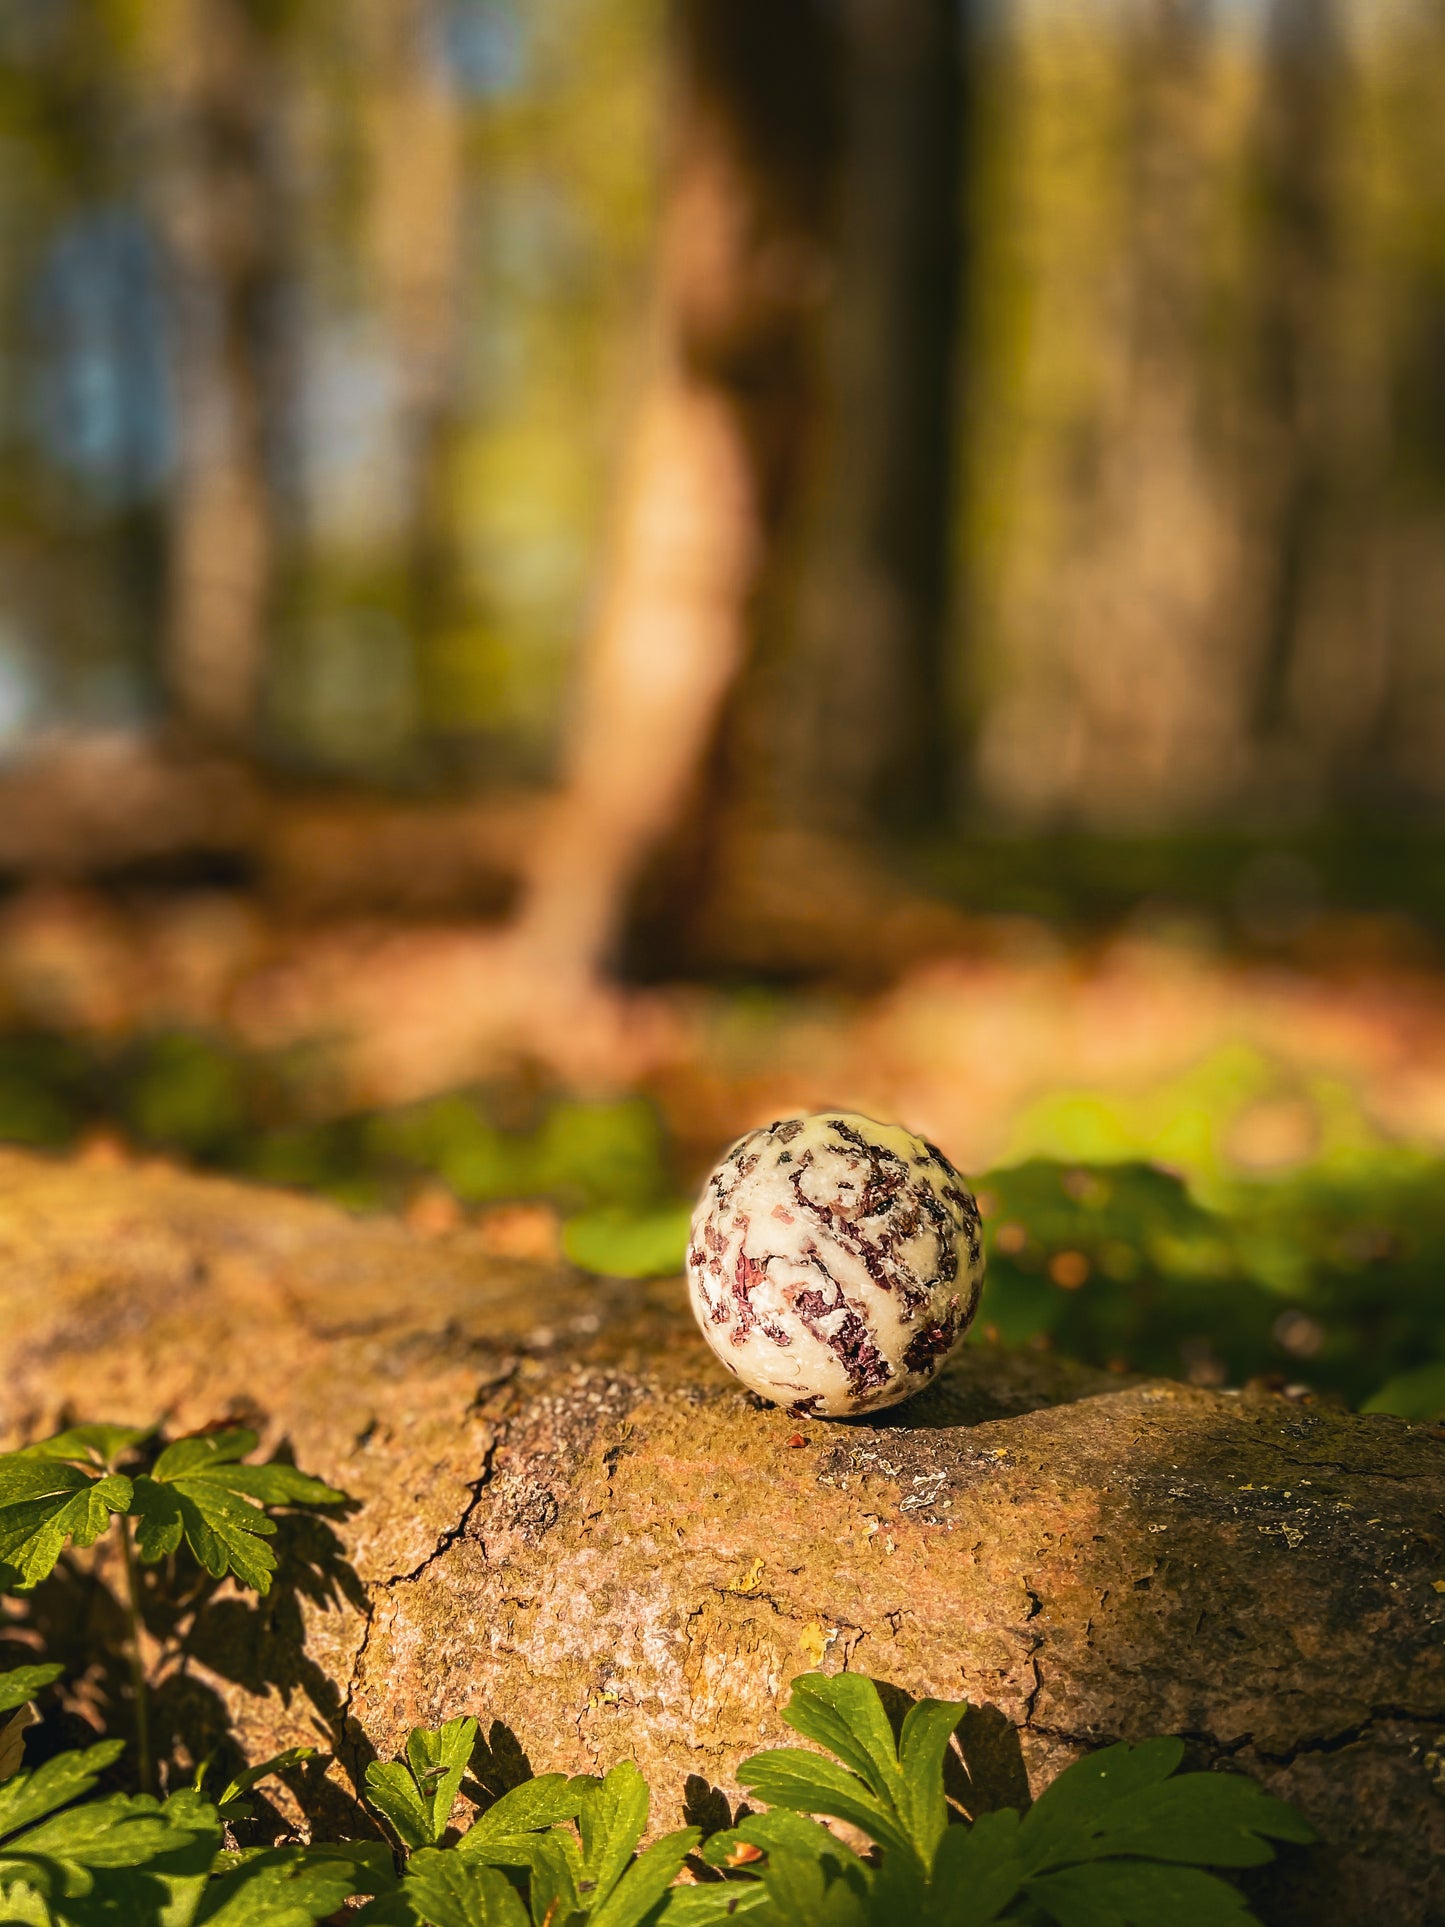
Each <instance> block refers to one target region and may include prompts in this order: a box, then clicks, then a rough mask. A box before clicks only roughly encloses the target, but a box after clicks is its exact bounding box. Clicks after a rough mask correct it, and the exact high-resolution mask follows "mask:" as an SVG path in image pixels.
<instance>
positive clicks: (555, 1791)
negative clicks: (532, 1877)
mask: <svg viewBox="0 0 1445 1927" xmlns="http://www.w3.org/2000/svg"><path fill="white" fill-rule="evenodd" d="M590 1784H591V1782H590V1781H588V1780H569V1779H568V1777H567V1775H566V1774H565V1773H544V1774H542V1775H541V1776H540V1777H539V1778H537V1779H535V1780H524V1781H523V1782H522V1784H521V1785H520V1786H516V1787H513V1788H512V1790H511V1791H510V1792H509V1793H504V1794H503V1795H502V1797H501V1799H500V1800H497V1801H495V1802H494V1803H493V1805H491V1806H489V1807H488V1808H487V1810H486V1812H485V1813H484V1814H482V1816H481V1818H480V1819H478V1820H475V1821H474V1822H473V1823H472V1825H471V1827H470V1828H468V1830H467V1832H466V1833H464V1834H463V1835H462V1837H461V1839H460V1840H459V1841H458V1842H457V1852H458V1853H463V1854H470V1855H473V1856H475V1857H476V1858H478V1859H480V1860H485V1861H486V1862H487V1864H488V1865H489V1866H501V1867H526V1866H533V1865H535V1854H536V1846H537V1843H538V1842H539V1841H540V1840H541V1839H542V1838H543V1833H542V1830H543V1829H544V1828H548V1827H555V1826H558V1825H559V1824H560V1823H561V1822H562V1821H564V1820H574V1819H575V1818H576V1817H577V1813H578V1810H579V1808H580V1807H581V1804H582V1794H583V1791H584V1790H585V1788H586V1787H587V1786H588V1785H590Z"/></svg>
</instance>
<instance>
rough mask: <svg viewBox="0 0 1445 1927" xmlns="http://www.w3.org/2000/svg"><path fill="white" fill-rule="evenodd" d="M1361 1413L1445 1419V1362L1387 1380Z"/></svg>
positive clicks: (1423, 1366) (1366, 1401)
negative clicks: (1386, 1413) (1387, 1413)
mask: <svg viewBox="0 0 1445 1927" xmlns="http://www.w3.org/2000/svg"><path fill="white" fill-rule="evenodd" d="M1360 1410H1361V1411H1362V1412H1390V1413H1393V1415H1394V1416H1395V1417H1396V1418H1411V1419H1431V1418H1445V1358H1437V1359H1436V1360H1435V1361H1434V1363H1433V1364H1430V1365H1417V1366H1416V1367H1415V1369H1414V1370H1413V1371H1409V1372H1398V1373H1396V1375H1395V1377H1394V1378H1390V1379H1386V1381H1385V1383H1384V1384H1383V1385H1382V1386H1381V1387H1380V1389H1379V1391H1377V1392H1376V1393H1374V1395H1373V1396H1372V1397H1370V1398H1367V1399H1366V1400H1365V1402H1364V1404H1363V1405H1362V1406H1361V1407H1360Z"/></svg>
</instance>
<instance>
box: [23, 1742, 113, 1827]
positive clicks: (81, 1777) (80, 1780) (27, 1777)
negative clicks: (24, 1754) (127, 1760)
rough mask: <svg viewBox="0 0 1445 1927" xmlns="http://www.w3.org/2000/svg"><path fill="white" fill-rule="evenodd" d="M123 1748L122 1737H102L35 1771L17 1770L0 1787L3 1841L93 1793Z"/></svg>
mask: <svg viewBox="0 0 1445 1927" xmlns="http://www.w3.org/2000/svg"><path fill="white" fill-rule="evenodd" d="M122 1751H123V1744H122V1742H121V1741H120V1740H102V1741H101V1742H100V1744H99V1745H98V1746H88V1747H86V1748H84V1750H83V1751H80V1752H75V1753H58V1754H57V1755H56V1756H55V1758H54V1759H53V1760H47V1761H46V1762H45V1764H44V1765H43V1766H38V1767H36V1768H35V1770H34V1771H33V1772H28V1773H17V1774H16V1776H15V1778H14V1779H13V1780H8V1781H7V1782H6V1783H5V1785H4V1786H3V1787H0V1842H3V1841H5V1840H6V1838H7V1836H9V1835H10V1834H13V1833H17V1832H18V1831H19V1830H20V1828H22V1827H26V1826H30V1825H32V1824H33V1823H34V1822H35V1821H37V1820H41V1819H43V1818H44V1816H45V1815H46V1814H47V1813H53V1812H54V1811H55V1810H56V1808H58V1807H63V1806H68V1805H69V1803H70V1802H71V1801H72V1800H78V1799H79V1798H80V1797H81V1795H82V1794H86V1793H89V1792H90V1791H91V1789H92V1788H93V1787H94V1785H95V1783H96V1780H97V1779H98V1778H99V1777H100V1775H101V1774H102V1773H103V1772H104V1771H105V1769H106V1768H107V1767H108V1766H110V1765H111V1764H112V1762H113V1761H115V1760H117V1759H119V1757H120V1755H121V1752H122Z"/></svg>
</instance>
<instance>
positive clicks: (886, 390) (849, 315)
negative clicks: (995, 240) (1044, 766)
mask: <svg viewBox="0 0 1445 1927" xmlns="http://www.w3.org/2000/svg"><path fill="white" fill-rule="evenodd" d="M843 17H844V21H845V25H846V32H847V38H848V76H847V91H846V105H847V111H848V141H847V147H846V155H845V160H844V164H843V169H842V181H841V195H840V199H841V205H842V215H841V221H840V231H839V268H838V286H837V290H836V293H835V297H834V299H833V302H832V304H831V310H830V324H831V325H830V330H829V339H828V343H827V346H828V364H829V374H830V377H831V383H830V408H829V412H828V420H827V425H826V429H825V432H824V435H823V438H822V445H821V448H820V450H819V455H820V459H819V460H818V461H817V463H816V464H815V466H816V470H817V473H818V482H817V484H816V486H815V489H814V495H815V501H814V504H813V510H812V514H811V517H810V522H811V526H810V527H809V528H808V529H807V530H806V532H805V534H804V536H803V543H802V546H803V550H804V554H803V560H802V563H801V581H800V584H799V592H798V595H797V598H796V606H795V608H794V609H792V610H790V611H789V612H788V613H789V614H790V615H791V616H792V618H793V626H794V627H795V629H796V635H795V638H794V639H793V640H792V642H791V643H790V644H785V645H784V650H785V659H784V660H783V661H782V662H781V664H780V665H779V666H778V669H777V671H776V672H775V673H774V674H773V675H772V676H768V675H767V673H766V670H764V673H763V674H762V675H760V676H759V678H758V681H759V683H760V684H761V690H760V694H761V695H762V696H763V697H764V699H765V710H764V714H763V715H762V716H761V717H760V718H759V720H758V733H759V735H760V737H761V738H762V740H763V742H764V743H765V744H766V747H767V754H766V756H765V758H764V761H765V763H766V765H767V767H768V771H769V774H770V777H771V781H770V783H769V788H770V790H771V791H772V795H771V796H770V798H769V803H770V809H769V814H770V815H771V816H772V817H773V819H774V820H778V821H781V822H783V823H787V824H793V825H798V826H801V827H804V828H807V829H809V830H813V831H816V832H821V833H822V834H824V835H830V836H843V837H849V838H860V837H866V836H867V835H869V834H870V833H872V832H875V831H876V830H877V828H878V827H879V826H880V824H882V825H884V826H887V827H892V828H902V829H915V828H919V827H924V826H927V825H929V824H934V825H936V824H937V823H938V822H939V821H940V819H941V818H942V817H944V816H945V815H946V813H947V809H948V805H949V787H950V785H949V772H950V737H951V734H952V732H951V729H950V695H951V692H950V689H949V676H948V663H947V645H948V640H949V616H950V595H949V590H950V567H949V564H950V559H951V548H952V541H951V538H952V533H953V530H952V516H951V509H952V482H953V469H954V451H955V434H954V428H955V412H956V411H955V386H956V384H955V369H956V367H957V365H958V359H959V340H958V323H959V299H958V296H959V269H960V252H961V249H960V239H961V236H960V221H961V208H960V202H961V198H962V197H961V145H962V142H961V136H962V131H963V112H964V102H963V92H964V87H963V81H964V50H963V45H962V40H963V21H964V14H963V9H962V7H961V6H960V5H959V0H847V4H846V6H845V7H844V10H843Z"/></svg>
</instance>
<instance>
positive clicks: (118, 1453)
mask: <svg viewBox="0 0 1445 1927" xmlns="http://www.w3.org/2000/svg"><path fill="white" fill-rule="evenodd" d="M152 1429H153V1428H149V1427H146V1426H143V1425H72V1426H71V1427H70V1429H69V1430H68V1431H65V1432H56V1433H54V1434H53V1435H52V1436H51V1437H50V1438H48V1439H40V1440H39V1441H37V1443H36V1444H34V1445H27V1446H25V1447H24V1449H23V1451H22V1453H21V1454H20V1456H22V1457H24V1458H32V1459H75V1460H78V1461H80V1462H81V1463H83V1464H85V1465H94V1466H98V1467H102V1468H104V1469H105V1470H107V1471H108V1470H109V1469H110V1468H111V1467H112V1466H113V1465H114V1464H115V1462H116V1460H117V1459H119V1458H120V1457H122V1455H123V1454H124V1453H126V1452H128V1451H129V1450H130V1449H131V1447H132V1446H133V1445H139V1444H140V1442H141V1440H142V1439H145V1438H149V1437H150V1434H151V1430H152Z"/></svg>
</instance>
